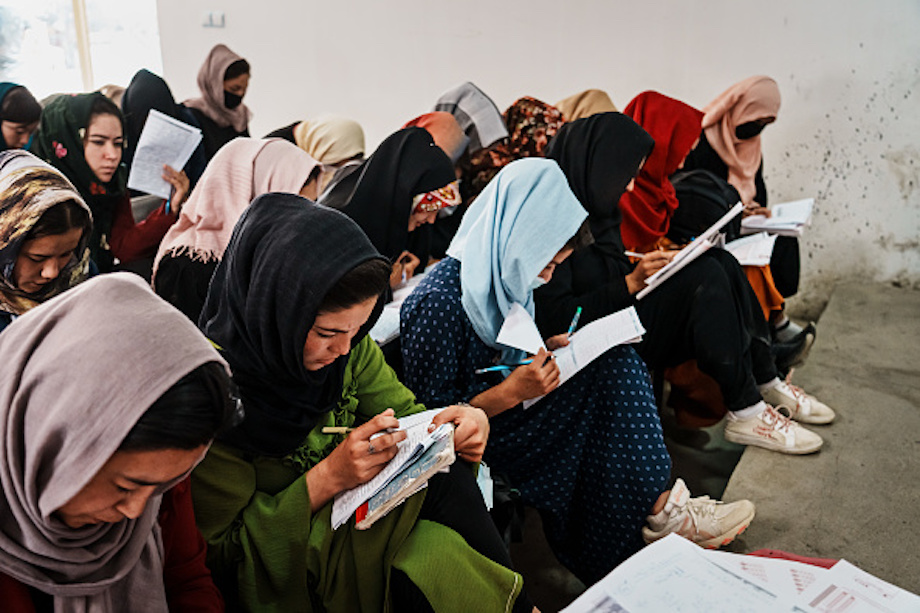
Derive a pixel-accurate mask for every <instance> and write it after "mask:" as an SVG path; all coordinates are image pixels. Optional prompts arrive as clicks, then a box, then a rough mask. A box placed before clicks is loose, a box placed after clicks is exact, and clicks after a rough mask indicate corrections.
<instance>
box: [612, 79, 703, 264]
mask: <svg viewBox="0 0 920 613" xmlns="http://www.w3.org/2000/svg"><path fill="white" fill-rule="evenodd" d="M623 114H624V115H626V116H628V117H632V119H633V120H634V121H635V122H636V123H637V124H639V125H640V126H641V127H642V128H643V129H644V130H645V131H646V132H648V133H649V134H650V135H651V137H652V138H653V139H655V148H654V149H652V153H651V154H650V155H649V156H648V159H647V160H646V161H645V164H643V166H642V170H640V171H639V175H638V176H637V177H636V186H635V188H633V191H631V192H626V193H625V194H623V196H622V197H621V198H620V211H621V212H622V213H623V223H622V225H621V226H620V235H621V236H622V237H623V245H624V246H625V247H626V248H627V249H632V250H636V249H642V248H645V247H648V246H651V245H653V244H654V243H655V242H656V241H658V239H660V238H661V237H663V236H664V235H665V234H666V233H667V231H668V224H669V223H670V221H671V215H672V214H673V213H674V209H676V208H677V204H678V203H677V194H675V192H674V186H673V185H671V181H670V180H668V177H670V176H671V175H672V174H674V173H675V172H676V171H677V167H678V166H680V164H681V162H683V160H684V158H686V157H687V154H688V153H690V149H691V148H692V147H693V143H695V142H696V141H697V139H698V138H699V137H700V123H701V122H702V121H703V113H702V112H701V111H698V110H697V109H695V108H693V107H692V106H690V105H688V104H684V103H683V102H681V101H680V100H675V99H674V98H669V97H668V96H665V95H663V94H659V93H658V92H653V91H647V92H642V93H641V94H639V95H638V96H636V97H635V98H633V99H632V101H631V102H630V103H629V104H628V105H627V106H626V109H625V110H624V111H623Z"/></svg>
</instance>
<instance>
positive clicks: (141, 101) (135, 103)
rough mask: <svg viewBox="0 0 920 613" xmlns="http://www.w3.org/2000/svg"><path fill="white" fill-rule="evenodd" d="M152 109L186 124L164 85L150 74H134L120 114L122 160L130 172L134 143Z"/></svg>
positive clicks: (123, 99) (135, 143)
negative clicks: (122, 144)
mask: <svg viewBox="0 0 920 613" xmlns="http://www.w3.org/2000/svg"><path fill="white" fill-rule="evenodd" d="M152 109H156V110H157V111H159V112H161V113H163V114H164V115H168V116H169V117H172V118H173V119H177V120H179V121H182V122H185V121H186V119H185V117H183V116H182V114H181V113H180V108H179V105H178V104H176V99H175V98H173V95H172V92H171V91H170V89H169V85H167V84H166V81H164V80H163V79H162V78H160V77H158V76H157V75H155V74H153V73H152V72H150V71H149V70H146V69H141V70H138V71H137V73H135V75H134V77H133V78H132V79H131V83H129V84H128V87H127V88H126V89H125V93H124V94H123V95H122V97H121V110H122V112H123V113H124V115H125V154H124V156H123V157H122V160H123V161H124V163H125V164H126V165H127V166H128V167H129V168H130V167H131V162H132V161H133V160H134V152H135V151H136V150H137V141H138V140H139V139H140V137H141V132H142V131H143V130H144V124H145V123H146V122H147V115H148V114H149V113H150V111H151V110H152Z"/></svg>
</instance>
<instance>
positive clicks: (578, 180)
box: [546, 113, 655, 264]
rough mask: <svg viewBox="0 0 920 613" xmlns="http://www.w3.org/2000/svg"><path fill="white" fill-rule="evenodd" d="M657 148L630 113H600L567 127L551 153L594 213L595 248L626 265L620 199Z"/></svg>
mask: <svg viewBox="0 0 920 613" xmlns="http://www.w3.org/2000/svg"><path fill="white" fill-rule="evenodd" d="M654 146H655V141H654V140H653V139H652V137H651V136H649V134H648V132H646V131H645V130H643V129H642V128H641V127H639V124H637V123H636V122H635V121H633V120H632V119H630V118H629V117H627V116H626V115H623V114H622V113H600V114H597V115H592V116H590V117H585V118H584V119H579V120H577V121H573V122H571V123H567V124H565V125H564V126H562V127H561V128H560V129H559V131H558V132H557V133H556V136H555V137H554V138H553V140H552V141H551V142H550V144H549V148H548V149H547V151H546V157H548V158H550V159H552V160H556V162H557V163H558V164H559V167H560V168H562V172H564V173H565V176H566V178H568V180H569V187H571V188H572V191H573V192H574V193H575V196H576V197H577V198H578V200H579V201H580V202H581V204H582V206H584V207H585V209H586V210H587V211H588V222H589V224H590V226H591V233H592V234H593V235H594V248H596V249H599V250H600V251H601V252H603V253H604V255H606V256H608V257H611V258H615V259H618V260H622V261H623V263H624V264H628V261H627V260H626V256H625V255H624V253H623V240H622V238H621V237H620V221H621V219H622V216H621V214H620V208H619V202H620V197H621V196H622V195H623V192H625V191H626V186H627V185H629V182H630V181H631V180H632V179H633V177H635V176H636V174H637V173H638V172H639V165H640V164H641V163H642V160H643V159H645V158H646V157H648V155H649V154H650V153H651V152H652V148H653V147H654Z"/></svg>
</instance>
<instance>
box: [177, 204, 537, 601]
mask: <svg viewBox="0 0 920 613" xmlns="http://www.w3.org/2000/svg"><path fill="white" fill-rule="evenodd" d="M389 275H390V265H389V263H388V262H387V260H386V259H384V258H383V257H382V256H381V255H380V254H379V253H378V252H377V251H376V250H375V249H374V247H373V246H372V245H371V243H370V241H369V240H368V239H367V237H366V236H365V235H364V234H363V232H362V231H361V229H360V228H359V227H358V226H357V225H356V224H355V223H354V222H352V221H351V220H350V219H348V218H347V217H346V216H345V215H343V214H342V213H340V212H338V211H334V210H331V209H328V208H325V207H321V206H317V205H314V204H312V203H310V202H309V201H307V200H305V199H303V198H301V197H299V196H294V195H287V194H267V195H264V196H260V197H259V198H257V199H256V200H255V201H254V202H253V203H252V205H251V206H250V207H249V208H248V209H247V211H246V212H245V213H244V214H243V216H242V217H241V218H240V220H239V222H238V223H237V226H236V228H235V229H234V232H233V235H232V237H231V239H230V243H229V245H228V247H227V251H226V253H225V254H224V257H223V259H222V260H221V262H220V264H218V267H217V270H216V271H215V273H214V278H213V280H212V282H211V286H210V290H209V293H208V298H207V301H206V303H205V307H204V310H203V312H202V316H201V320H200V321H201V327H202V330H203V331H204V332H205V334H206V335H207V336H208V338H210V339H211V341H213V342H214V343H215V344H216V345H217V346H219V347H220V351H221V354H222V355H223V356H224V357H225V358H226V359H227V361H228V362H229V363H230V366H231V369H232V371H233V379H234V381H235V383H236V384H237V385H238V387H239V391H240V396H241V398H242V401H243V404H244V406H245V409H246V418H245V421H244V422H243V423H242V424H241V425H240V426H239V427H237V428H235V429H233V430H231V431H230V432H228V433H227V435H226V436H224V437H223V438H222V439H221V440H220V441H219V442H218V443H216V444H215V446H214V447H213V448H212V450H211V452H210V453H209V454H208V456H207V458H205V460H204V462H202V464H201V466H200V467H199V468H198V469H197V470H196V471H195V473H194V474H193V476H192V479H193V484H194V487H193V495H194V498H195V509H196V514H197V517H198V522H199V527H200V528H201V530H202V532H203V534H204V536H205V538H206V539H207V541H208V543H209V561H210V566H211V568H212V570H213V571H214V572H215V574H216V576H217V578H218V580H219V582H220V583H221V584H222V585H223V586H224V590H225V596H226V597H227V598H228V600H230V601H231V602H232V603H238V604H241V605H243V606H244V607H245V608H246V609H249V610H260V611H314V610H316V611H320V610H328V611H357V610H363V611H380V610H385V609H387V608H391V609H392V608H395V610H399V611H426V610H432V609H433V610H436V611H493V610H504V608H505V607H506V606H507V603H509V602H514V601H515V598H517V600H516V604H515V610H520V611H530V610H531V608H532V607H531V606H530V605H529V604H528V603H527V599H526V598H525V597H524V596H523V595H520V590H521V578H520V576H519V575H517V574H516V573H514V572H513V571H512V570H510V566H511V561H510V558H509V557H508V553H507V551H506V550H505V549H504V546H503V544H502V542H501V539H500V537H499V535H498V532H497V530H496V529H495V527H494V525H493V524H492V523H491V519H490V518H489V516H488V513H487V511H486V509H485V505H484V504H483V501H482V497H481V495H480V493H479V491H478V490H477V488H476V485H475V480H474V477H473V474H472V471H471V469H470V466H469V465H468V464H467V463H468V462H476V461H478V460H479V459H480V457H481V456H482V452H483V449H484V447H485V443H486V439H487V436H488V421H487V419H486V417H485V415H484V414H483V412H482V411H481V410H479V409H474V408H472V407H468V406H453V407H448V408H446V409H444V411H442V412H441V413H439V414H438V416H437V417H436V418H435V419H434V423H435V424H436V425H439V424H441V423H447V422H453V423H454V424H455V425H456V430H455V437H454V441H455V448H456V450H457V453H458V456H459V459H460V460H461V461H459V462H456V463H455V464H454V465H453V466H452V467H451V470H450V472H449V473H444V474H438V475H436V476H435V477H433V478H432V479H431V480H430V481H429V483H428V487H427V488H425V489H424V490H423V491H421V492H419V493H417V494H415V495H413V496H411V497H410V498H409V499H407V500H406V501H405V502H404V503H403V504H402V505H401V506H399V507H397V508H396V509H395V510H393V511H392V512H390V513H389V514H388V515H386V516H385V517H383V518H381V519H380V520H378V521H377V522H376V523H375V524H374V525H373V526H371V528H369V529H368V530H357V529H356V528H355V524H354V521H353V520H351V519H350V520H349V521H348V522H347V523H346V524H345V525H343V526H341V527H339V528H338V529H335V530H333V529H332V527H331V508H332V506H333V505H332V500H333V497H334V496H335V495H336V494H337V493H339V492H343V491H345V490H348V489H351V488H354V487H355V486H358V485H360V484H362V483H365V482H367V481H368V480H369V479H371V478H372V477H373V476H374V475H376V474H377V473H378V472H380V470H381V469H382V468H383V466H384V465H385V464H386V463H387V462H388V461H389V460H390V459H392V458H393V456H394V455H395V453H396V447H395V446H396V444H397V443H398V442H399V441H400V440H402V439H403V438H405V433H403V432H393V433H384V434H382V435H381V436H379V437H376V438H373V439H371V437H372V436H374V435H375V434H378V433H380V432H381V431H384V430H386V429H388V428H395V427H397V425H398V422H397V418H398V417H404V416H407V415H410V414H414V413H418V412H421V411H423V410H424V408H425V407H424V406H422V405H420V404H418V403H417V402H416V400H415V396H414V395H413V394H412V392H410V391H409V390H408V389H407V388H406V387H404V386H403V385H402V384H401V383H400V382H399V381H398V380H397V379H396V377H395V375H394V374H393V371H392V370H390V368H389V367H388V366H387V365H386V364H385V362H384V360H383V356H382V354H381V352H380V349H379V348H378V347H377V345H376V343H374V342H373V341H372V340H371V339H370V337H368V336H367V331H368V330H369V328H370V326H371V325H372V324H373V322H374V319H375V316H374V315H373V314H374V312H375V310H376V309H375V307H376V305H377V303H378V300H379V298H380V296H381V294H382V293H383V292H384V291H385V290H386V288H387V284H388V279H389ZM324 426H339V427H355V429H354V430H353V431H351V432H350V433H349V434H348V435H347V436H345V435H341V434H327V433H325V432H323V427H324ZM448 576H449V577H450V580H449V581H446V580H445V577H448Z"/></svg>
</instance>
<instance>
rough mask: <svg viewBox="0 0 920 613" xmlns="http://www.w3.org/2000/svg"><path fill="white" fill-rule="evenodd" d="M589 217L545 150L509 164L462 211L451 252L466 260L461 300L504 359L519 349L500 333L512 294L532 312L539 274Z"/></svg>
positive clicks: (513, 356)
mask: <svg viewBox="0 0 920 613" xmlns="http://www.w3.org/2000/svg"><path fill="white" fill-rule="evenodd" d="M587 217H588V213H587V212H586V211H585V209H584V208H582V206H581V204H580V203H579V202H578V199H577V198H576V197H575V194H573V193H572V190H571V189H570V188H569V183H568V181H567V180H566V178H565V175H564V174H563V173H562V170H560V169H559V166H558V165H557V164H556V162H554V161H552V160H547V159H542V158H525V159H521V160H518V161H516V162H512V163H511V164H508V165H507V166H505V167H504V168H503V169H502V170H501V172H499V173H498V174H497V175H496V176H495V178H494V179H492V181H490V182H489V184H488V185H487V186H486V188H485V189H484V190H483V191H482V193H481V194H480V195H479V197H478V198H476V200H475V201H474V202H473V204H472V205H471V206H470V208H469V210H468V211H467V212H466V214H465V215H464V216H463V222H462V223H461V224H460V229H459V230H458V231H457V234H456V236H455V237H454V240H453V241H452V242H451V244H450V247H449V248H448V249H447V255H449V256H451V257H453V258H456V259H458V260H460V261H461V262H462V263H463V265H462V266H461V267H460V286H461V290H462V298H461V303H462V304H463V310H464V311H465V312H466V315H467V317H469V319H470V322H471V323H472V324H473V329H474V330H475V331H476V334H477V335H478V336H479V338H481V339H482V340H483V341H484V342H485V343H486V344H487V345H489V346H490V347H494V348H496V349H502V359H503V360H505V361H510V360H515V359H518V358H519V357H521V356H522V352H520V351H517V350H512V349H510V348H507V347H502V346H500V345H499V344H498V343H497V342H496V340H495V339H496V338H497V337H498V331H499V330H500V329H501V326H502V323H503V322H504V321H505V316H506V315H507V313H508V311H509V310H510V309H511V306H512V305H513V304H514V303H515V302H517V303H519V304H520V305H521V306H523V307H524V308H525V309H526V310H527V312H528V313H530V315H531V316H533V314H534V301H533V290H532V289H531V286H532V284H533V282H534V280H536V278H537V275H539V274H540V272H541V271H542V270H543V269H544V268H545V267H546V265H547V264H549V262H550V261H551V260H552V259H553V257H555V255H556V254H557V253H558V252H559V251H560V250H561V249H562V248H563V247H564V246H565V243H566V242H568V240H569V239H570V238H572V236H574V235H575V232H577V231H578V228H579V227H580V226H581V224H582V222H583V221H584V220H585V219H586V218H587Z"/></svg>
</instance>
